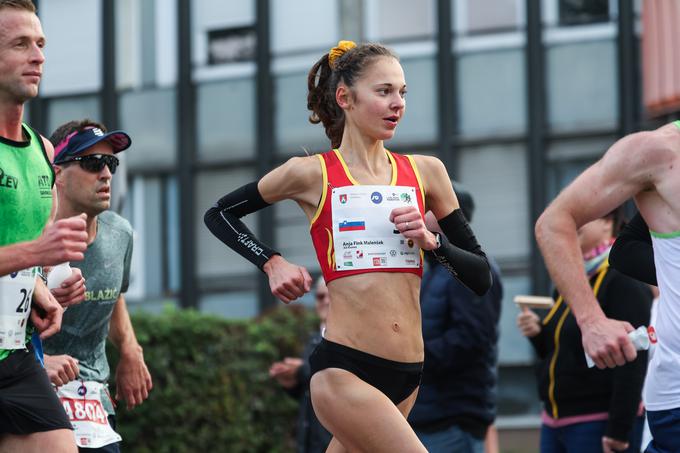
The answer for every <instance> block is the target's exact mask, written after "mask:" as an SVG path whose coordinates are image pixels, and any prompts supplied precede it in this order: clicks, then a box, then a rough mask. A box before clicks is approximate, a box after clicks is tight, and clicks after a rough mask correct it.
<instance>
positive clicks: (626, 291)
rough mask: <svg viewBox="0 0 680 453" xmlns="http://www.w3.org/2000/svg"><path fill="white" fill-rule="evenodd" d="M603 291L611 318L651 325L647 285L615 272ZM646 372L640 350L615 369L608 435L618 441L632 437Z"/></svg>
mask: <svg viewBox="0 0 680 453" xmlns="http://www.w3.org/2000/svg"><path fill="white" fill-rule="evenodd" d="M603 291H604V293H603V294H602V296H601V297H598V299H600V300H601V304H602V310H603V311H604V313H605V315H606V316H607V317H608V318H611V319H620V320H622V321H628V322H629V323H631V324H632V325H633V327H639V326H646V325H648V324H649V318H650V311H651V308H652V293H651V291H650V290H649V288H648V287H647V286H646V285H643V284H642V283H640V282H636V281H634V280H632V279H630V278H627V277H624V276H622V275H620V274H619V275H612V279H611V283H610V284H609V285H608V287H607V288H603ZM646 372H647V351H638V355H637V358H636V359H635V360H633V361H632V362H629V363H626V364H625V365H624V366H617V367H616V368H614V369H613V370H612V374H613V376H612V380H611V386H612V388H611V399H610V405H609V419H608V420H607V428H606V431H605V435H606V436H609V437H611V438H613V439H617V440H626V439H628V438H629V433H630V432H631V430H632V429H633V423H634V422H633V420H634V419H635V415H636V413H637V411H638V408H639V404H640V395H641V393H642V386H643V383H644V380H645V374H646Z"/></svg>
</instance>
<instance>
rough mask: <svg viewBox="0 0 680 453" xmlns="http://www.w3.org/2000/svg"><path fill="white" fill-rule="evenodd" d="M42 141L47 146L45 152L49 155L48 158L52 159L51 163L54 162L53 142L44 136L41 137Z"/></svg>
mask: <svg viewBox="0 0 680 453" xmlns="http://www.w3.org/2000/svg"><path fill="white" fill-rule="evenodd" d="M40 139H41V140H42V142H43V145H45V152H46V153H47V157H48V158H49V159H50V162H53V161H54V146H52V142H50V141H49V140H48V139H46V138H45V137H43V136H42V135H41V136H40Z"/></svg>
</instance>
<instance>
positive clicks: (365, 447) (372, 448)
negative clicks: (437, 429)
mask: <svg viewBox="0 0 680 453" xmlns="http://www.w3.org/2000/svg"><path fill="white" fill-rule="evenodd" d="M310 388H311V393H312V404H313V406H314V412H316V415H317V417H318V418H319V420H320V421H321V423H322V424H323V425H324V426H325V427H326V428H327V429H328V430H329V431H330V432H331V433H333V436H334V437H335V441H339V442H340V444H342V446H343V447H344V448H346V449H347V451H350V452H354V451H357V452H376V453H380V452H395V451H408V452H426V450H425V447H423V444H422V443H421V442H420V441H419V440H418V437H417V436H416V435H415V433H414V432H413V430H412V429H411V427H410V426H409V424H408V422H407V421H406V418H405V414H408V411H410V409H411V407H413V402H414V401H415V395H416V393H417V392H415V391H414V392H413V394H412V395H411V396H409V397H408V398H407V399H406V400H404V401H402V402H401V403H400V404H399V406H400V407H399V408H397V406H395V405H394V404H393V403H392V401H390V399H389V398H387V397H386V396H385V395H384V394H383V393H382V392H381V391H379V390H378V389H376V388H375V387H373V386H371V385H369V384H367V383H366V382H364V381H362V380H361V379H359V378H358V377H356V376H355V375H354V374H352V373H350V372H348V371H345V370H341V369H338V368H327V369H325V370H322V371H319V372H317V373H315V374H314V376H312V380H311V382H310ZM334 448H335V449H334ZM331 451H334V452H335V451H342V450H340V449H337V448H336V447H335V446H334V445H333V444H332V445H331Z"/></svg>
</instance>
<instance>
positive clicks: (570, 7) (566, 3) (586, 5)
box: [559, 0, 610, 25]
mask: <svg viewBox="0 0 680 453" xmlns="http://www.w3.org/2000/svg"><path fill="white" fill-rule="evenodd" d="M609 2H610V0H559V15H560V25H583V24H592V23H597V22H608V21H609V16H610V8H609Z"/></svg>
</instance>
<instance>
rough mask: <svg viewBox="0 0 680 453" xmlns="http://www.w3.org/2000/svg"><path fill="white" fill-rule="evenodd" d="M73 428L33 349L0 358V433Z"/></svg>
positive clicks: (24, 432)
mask: <svg viewBox="0 0 680 453" xmlns="http://www.w3.org/2000/svg"><path fill="white" fill-rule="evenodd" d="M55 429H73V427H72V426H71V423H70V422H69V420H68V417H67V416H66V412H64V408H63V407H62V405H61V402H60V401H59V398H58V397H57V394H56V392H55V391H54V388H53V387H52V384H51V383H50V380H49V378H48V377H47V373H46V372H45V369H44V368H42V366H40V364H39V363H38V361H37V360H36V358H35V355H34V353H33V349H32V348H30V349H28V350H26V349H22V350H18V351H14V352H13V353H11V354H10V355H9V356H8V357H7V358H6V359H4V360H0V435H2V434H32V433H37V432H43V431H52V430H55Z"/></svg>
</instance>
